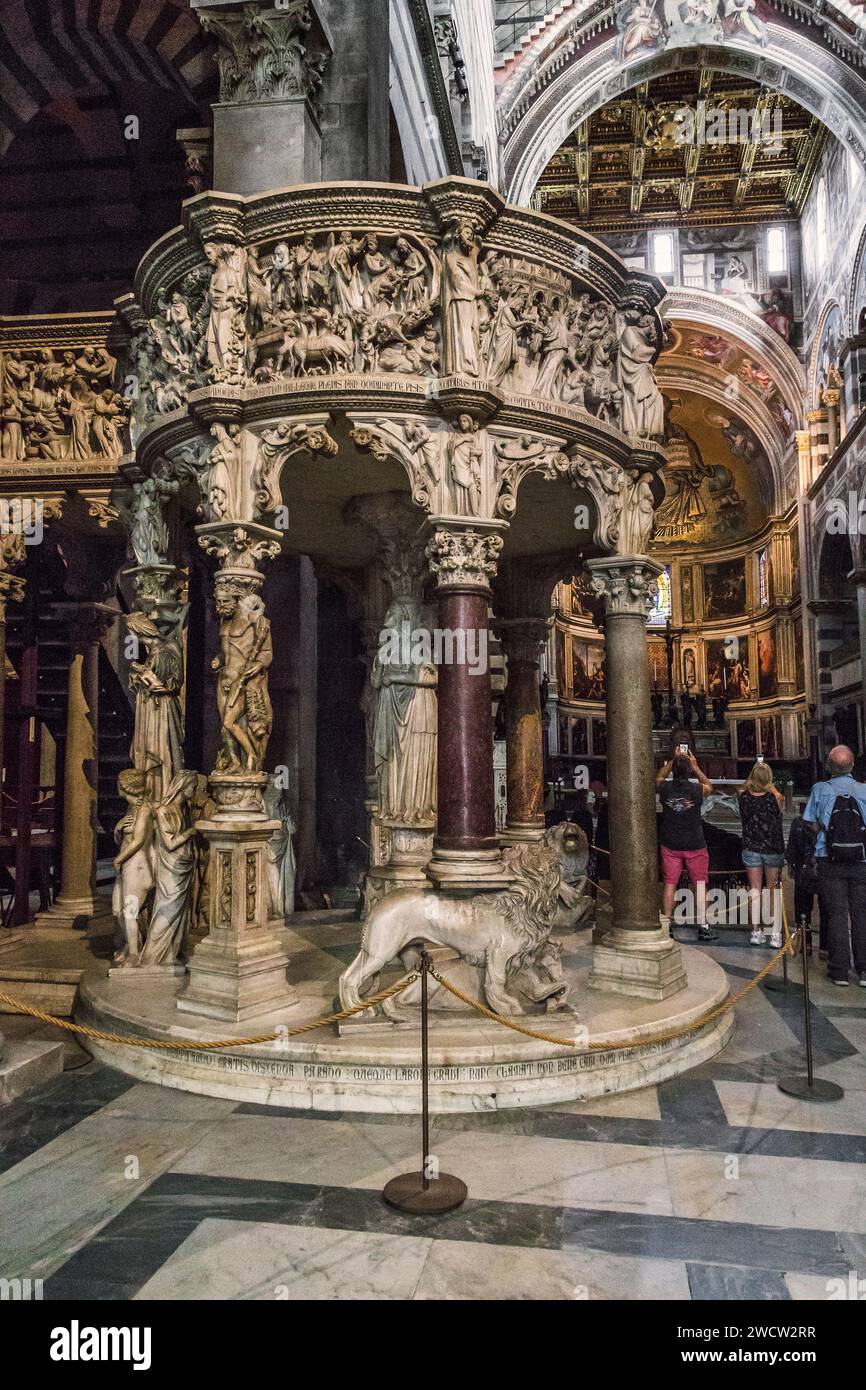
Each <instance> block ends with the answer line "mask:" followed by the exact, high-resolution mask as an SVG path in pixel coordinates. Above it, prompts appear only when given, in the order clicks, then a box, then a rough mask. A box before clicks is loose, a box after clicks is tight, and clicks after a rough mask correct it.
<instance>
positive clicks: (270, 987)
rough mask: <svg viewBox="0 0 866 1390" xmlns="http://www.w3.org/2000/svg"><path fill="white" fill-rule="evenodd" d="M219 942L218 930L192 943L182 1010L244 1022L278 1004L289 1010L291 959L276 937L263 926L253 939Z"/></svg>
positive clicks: (180, 1004)
mask: <svg viewBox="0 0 866 1390" xmlns="http://www.w3.org/2000/svg"><path fill="white" fill-rule="evenodd" d="M226 935H227V937H229V938H231V937H234V940H231V939H229V940H227V941H226V942H221V941H220V940H218V939H217V935H216V933H212V934H211V935H210V936H208V937H206V939H205V940H204V941H200V942H199V944H198V945H197V946H196V948H195V951H194V953H193V956H192V958H191V960H190V963H189V984H188V985H187V987H186V990H185V991H184V993H183V994H180V995H178V999H177V1008H178V1012H179V1013H182V1014H200V1015H201V1016H202V1017H204V1018H220V1019H223V1020H225V1022H227V1023H244V1022H246V1021H247V1020H248V1019H253V1018H261V1017H263V1016H264V1015H265V1014H271V1013H274V1012H275V1011H276V1010H278V1009H288V1008H290V1007H291V1006H292V1005H293V1004H296V1003H297V1002H298V1001H297V998H296V996H295V995H294V994H293V993H292V991H291V990H290V989H289V986H288V983H287V980H286V972H287V970H288V964H289V958H288V956H287V954H286V952H285V951H284V950H283V948H282V946H281V945H280V943H279V941H278V940H277V938H276V936H273V935H272V934H271V933H270V932H269V931H266V930H265V929H262V932H261V936H259V937H258V939H256V940H249V939H248V938H247V939H244V940H243V941H239V940H238V939H237V937H235V936H234V933H226Z"/></svg>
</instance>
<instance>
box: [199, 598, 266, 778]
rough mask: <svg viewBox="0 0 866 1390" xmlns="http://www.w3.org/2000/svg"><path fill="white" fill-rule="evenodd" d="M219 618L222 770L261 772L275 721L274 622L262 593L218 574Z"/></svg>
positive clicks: (216, 663) (219, 768)
mask: <svg viewBox="0 0 866 1390" xmlns="http://www.w3.org/2000/svg"><path fill="white" fill-rule="evenodd" d="M215 604H216V610H217V613H218V614H219V618H220V655H219V656H218V657H215V658H214V660H213V662H212V663H211V664H212V668H213V670H215V671H217V672H218V673H219V674H218V677H217V708H218V709H219V714H220V720H221V723H222V747H221V748H220V751H219V754H218V755H217V764H216V770H217V771H218V772H240V771H242V770H243V769H246V770H247V771H248V772H261V770H262V764H263V763H264V757H265V752H266V750H267V746H268V739H269V738H270V736H271V726H272V724H273V709H272V707H271V700H270V695H269V693H268V671H269V669H270V665H271V662H272V661H273V659H274V652H273V644H272V642H271V625H270V623H269V622H268V619H267V618H266V617H265V605H264V603H263V602H262V600H261V598H260V597H259V595H258V594H253V593H247V592H246V591H245V590H244V588H243V587H242V586H241V585H240V584H239V583H238V582H237V581H235V580H232V579H226V578H222V579H221V578H220V577H219V576H217V581H216V594H215Z"/></svg>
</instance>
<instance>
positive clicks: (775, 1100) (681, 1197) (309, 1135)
mask: <svg viewBox="0 0 866 1390" xmlns="http://www.w3.org/2000/svg"><path fill="white" fill-rule="evenodd" d="M330 930H331V929H330V928H328V927H323V928H322V929H321V940H320V942H319V944H320V946H321V948H322V949H323V950H326V951H327V950H329V949H333V950H335V951H337V950H339V949H340V947H339V946H338V945H337V940H336V938H335V939H334V940H333V941H332V940H331V939H330V938H329V936H328V933H329V932H330ZM745 941H746V939H745V938H744V937H743V936H742V935H741V934H734V933H724V932H723V933H722V935H721V939H720V941H719V942H718V943H717V944H715V945H714V946H713V947H711V948H709V949H711V950H712V952H713V954H714V955H715V957H716V958H717V959H718V960H719V961H720V962H721V963H722V964H723V965H724V966H725V968H726V969H727V970H728V972H729V974H730V977H731V983H732V986H733V987H734V988H737V987H739V986H740V985H741V984H742V983H743V982H744V981H745V980H746V979H748V978H749V977H750V976H752V975H753V974H754V973H755V971H756V969H757V968H758V966H759V965H761V964H762V963H763V962H764V961H765V960H766V953H765V952H764V951H760V950H756V949H753V948H751V947H749V946H748V945H747V944H745ZM793 971H794V973H798V972H799V966H795V967H794V968H793ZM814 975H815V976H816V977H817V978H815V981H814V1005H815V1007H814V1014H813V1030H814V1044H815V1057H816V1066H817V1070H818V1074H819V1075H821V1076H826V1077H829V1078H832V1079H834V1080H836V1081H838V1082H839V1083H840V1084H841V1085H842V1086H844V1088H845V1097H844V1099H843V1100H840V1101H838V1102H836V1103H833V1104H827V1105H819V1104H813V1105H810V1104H807V1103H805V1102H801V1101H796V1100H793V1099H791V1098H790V1097H788V1096H785V1095H783V1094H782V1093H781V1092H780V1091H779V1090H778V1089H777V1087H776V1084H775V1083H776V1079H777V1077H779V1076H780V1075H782V1074H784V1073H785V1072H790V1071H792V1070H793V1071H800V1070H802V1069H803V1051H802V1040H803V1015H802V1004H801V1002H800V1000H799V998H798V997H792V996H784V995H781V994H768V993H765V992H764V991H762V990H756V991H754V992H753V993H752V994H751V995H749V996H748V998H747V999H746V1000H745V1001H744V1003H743V1004H742V1005H741V1006H740V1007H739V1009H738V1026H737V1029H736V1032H735V1034H734V1037H733V1040H732V1042H731V1043H730V1044H729V1045H728V1047H727V1048H726V1049H725V1050H724V1051H723V1052H722V1053H721V1054H720V1055H719V1056H718V1057H717V1058H715V1059H714V1060H713V1061H712V1062H709V1063H707V1064H705V1065H704V1066H702V1067H700V1068H697V1069H696V1070H694V1071H691V1072H689V1073H687V1074H686V1075H685V1076H683V1077H679V1078H676V1079H675V1080H672V1081H668V1082H665V1083H663V1084H662V1085H660V1086H657V1087H654V1088H650V1089H648V1090H645V1091H640V1092H633V1093H631V1094H628V1095H623V1096H617V1097H609V1098H606V1099H602V1100H596V1101H588V1102H575V1103H573V1104H565V1105H557V1106H550V1107H547V1108H544V1109H527V1110H519V1111H514V1110H512V1111H505V1112H501V1113H498V1114H478V1115H448V1116H437V1117H434V1121H433V1142H432V1149H433V1151H434V1153H435V1155H436V1157H437V1158H438V1160H439V1162H440V1164H441V1167H442V1168H443V1169H444V1170H446V1171H448V1172H452V1173H456V1174H457V1175H458V1176H460V1177H462V1178H463V1179H464V1180H465V1181H466V1182H467V1184H468V1186H469V1199H468V1201H467V1202H466V1203H465V1205H464V1206H463V1207H462V1208H460V1209H459V1210H458V1211H456V1212H453V1213H452V1214H450V1215H448V1216H445V1217H441V1218H436V1219H432V1218H417V1217H410V1216H406V1215H402V1214H401V1213H399V1212H396V1211H393V1210H391V1209H390V1208H388V1207H387V1206H386V1205H385V1204H384V1202H383V1201H382V1198H381V1189H382V1187H383V1185H384V1183H385V1182H386V1181H387V1180H388V1178H390V1177H392V1176H393V1175H394V1174H396V1173H400V1172H404V1171H406V1170H408V1169H412V1168H414V1167H416V1166H417V1157H418V1145H419V1137H420V1136H419V1128H420V1126H419V1121H418V1119H417V1118H416V1117H412V1116H387V1115H380V1116H359V1115H349V1114H328V1115H325V1114H314V1113H309V1112H298V1111H287V1110H279V1109H274V1108H270V1107H264V1106H256V1105H250V1104H236V1103H234V1102H232V1101H225V1100H216V1099H212V1098H210V1097H206V1096H194V1095H188V1094H185V1093H182V1092H178V1091H168V1090H165V1089H162V1088H159V1087H154V1086H149V1085H143V1084H140V1083H137V1082H134V1081H132V1080H131V1079H130V1078H128V1077H125V1076H123V1075H121V1074H120V1073H119V1072H116V1071H111V1070H109V1069H108V1068H105V1067H101V1066H100V1065H98V1064H97V1063H95V1062H90V1063H89V1064H87V1065H80V1066H77V1065H76V1063H80V1062H84V1061H86V1059H85V1058H84V1057H83V1055H81V1054H76V1051H75V1049H74V1047H70V1048H69V1060H70V1065H71V1066H72V1067H73V1068H74V1069H72V1070H69V1071H67V1072H65V1073H64V1075H63V1076H62V1077H60V1078H59V1079H58V1080H57V1081H55V1082H53V1083H51V1084H49V1085H48V1086H46V1087H45V1088H44V1089H43V1090H42V1091H41V1092H37V1093H35V1094H33V1095H31V1096H29V1097H27V1098H26V1099H25V1100H23V1101H19V1102H17V1103H16V1104H15V1105H13V1106H11V1107H8V1108H7V1109H5V1110H3V1111H2V1112H0V1210H2V1212H3V1217H2V1221H0V1277H7V1278H9V1277H15V1276H18V1277H22V1278H23V1277H29V1278H42V1279H43V1280H44V1296H45V1298H47V1299H52V1298H53V1299H60V1298H63V1299H65V1298H72V1299H82V1300H89V1299H144V1300H147V1299H183V1300H190V1299H251V1300H256V1299H279V1298H289V1299H403V1300H406V1299H422V1300H423V1299H437V1300H439V1299H497V1300H501V1299H587V1298H588V1299H643V1298H648V1299H649V1298H652V1299H657V1298H663V1299H670V1300H688V1299H696V1300H697V1299H713V1300H715V1299H733V1300H736V1299H747V1298H748V1299H751V1298H758V1299H825V1298H827V1296H828V1281H830V1280H833V1279H844V1280H847V1279H848V1277H849V1274H850V1272H851V1271H855V1272H856V1273H857V1274H858V1276H859V1277H860V1278H863V1277H864V1276H866V1177H864V1173H866V1169H864V1166H863V1165H864V1159H866V991H864V990H861V989H858V988H857V987H856V985H855V984H854V983H853V982H852V984H851V986H850V987H849V988H848V990H847V991H842V990H838V989H834V988H833V987H831V986H830V985H829V984H828V983H827V982H826V981H825V980H824V978H823V969H822V967H821V966H820V965H819V964H818V962H817V959H816V960H815V969H814ZM2 1027H3V1030H4V1032H6V1034H7V1035H8V1036H10V1037H13V1036H16V1035H18V1036H24V1035H28V1036H33V1035H34V1031H36V1030H37V1029H38V1028H40V1027H41V1025H32V1024H31V1023H30V1022H29V1021H27V1020H25V1019H23V1018H10V1017H8V1016H4V1017H3V1019H2ZM40 1035H42V1036H44V1035H46V1034H45V1030H44V1028H43V1029H42V1032H41V1034H40Z"/></svg>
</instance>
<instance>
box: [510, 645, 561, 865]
mask: <svg viewBox="0 0 866 1390" xmlns="http://www.w3.org/2000/svg"><path fill="white" fill-rule="evenodd" d="M552 622H553V619H552V618H500V619H499V620H498V621H497V623H496V631H497V633H498V635H499V637H500V638H501V639H502V645H503V647H504V648H505V655H506V657H507V658H508V683H507V685H506V687H505V756H506V772H505V779H506V797H507V813H506V822H505V832H504V834H503V835H502V836H501V838H502V839H503V840H505V841H507V842H509V843H511V842H514V841H519V840H541V839H543V838H544V738H543V732H542V727H541V697H540V693H539V682H538V673H539V667H540V664H541V654H542V652H543V651H544V648H545V646H546V644H547V638H548V633H549V631H550V627H551V625H552Z"/></svg>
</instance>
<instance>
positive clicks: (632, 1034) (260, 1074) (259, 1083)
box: [75, 923, 734, 1113]
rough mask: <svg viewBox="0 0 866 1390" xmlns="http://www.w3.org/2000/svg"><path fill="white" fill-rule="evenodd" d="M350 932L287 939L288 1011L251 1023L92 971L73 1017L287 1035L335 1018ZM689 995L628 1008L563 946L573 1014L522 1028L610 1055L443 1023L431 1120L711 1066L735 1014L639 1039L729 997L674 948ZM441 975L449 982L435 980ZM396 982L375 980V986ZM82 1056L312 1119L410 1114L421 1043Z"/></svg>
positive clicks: (146, 1030) (315, 1036) (127, 1030)
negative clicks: (291, 999)
mask: <svg viewBox="0 0 866 1390" xmlns="http://www.w3.org/2000/svg"><path fill="white" fill-rule="evenodd" d="M356 934H357V923H353V924H343V926H342V927H328V928H326V929H325V931H324V936H323V935H322V933H321V932H319V933H318V939H311V938H312V936H313V935H314V934H311V933H310V932H309V931H305V932H304V933H303V934H302V933H301V932H293V931H287V932H286V933H285V938H286V946H287V948H288V950H289V952H290V957H291V958H290V968H289V979H290V981H291V982H292V984H293V987H294V988H295V989H296V990H297V1003H295V1004H294V1005H293V1006H292V1007H291V1008H289V1009H287V1010H282V1011H281V1012H279V1013H276V1014H271V1015H268V1016H267V1017H266V1018H262V1019H260V1020H257V1021H256V1023H255V1025H253V1026H251V1025H250V1024H248V1023H246V1024H225V1023H218V1022H216V1021H214V1020H213V1019H207V1018H201V1019H196V1018H194V1017H193V1016H191V1015H189V1014H181V1013H179V1012H178V1011H177V1009H176V1008H175V1002H174V1001H175V996H176V994H177V991H178V989H179V988H181V987H182V985H183V981H182V980H171V979H166V980H160V981H154V980H153V979H142V980H135V979H130V980H127V979H125V978H123V977H119V976H118V975H117V974H115V975H114V976H113V977H112V978H110V979H109V978H108V974H107V966H106V965H105V963H103V962H99V963H97V964H96V965H95V966H94V967H93V968H92V969H91V970H90V971H89V972H88V973H87V974H86V975H85V976H84V978H83V979H82V982H81V987H80V994H79V1002H78V1006H77V1008H76V1012H75V1017H76V1019H77V1020H78V1021H79V1022H86V1023H89V1024H91V1025H93V1026H96V1027H98V1028H101V1029H104V1030H106V1031H111V1032H117V1033H123V1034H134V1035H141V1036H143V1037H150V1038H164V1039H168V1038H171V1039H174V1040H178V1039H185V1038H187V1039H190V1040H193V1039H196V1040H199V1039H207V1038H221V1039H222V1038H231V1037H234V1036H237V1037H239V1038H240V1037H244V1036H247V1037H248V1036H250V1034H251V1033H263V1032H267V1031H269V1030H271V1029H276V1028H277V1027H278V1026H279V1025H284V1026H285V1027H287V1028H292V1027H294V1026H296V1025H297V1024H299V1023H304V1022H306V1021H307V1020H310V1019H313V1018H317V1017H321V1016H322V1015H323V1014H326V1013H329V1012H331V1011H332V1010H333V1009H334V1008H335V1007H336V1005H335V986H336V980H337V975H338V973H339V971H340V969H341V968H342V966H343V964H344V962H345V959H346V947H345V946H343V945H342V940H341V938H342V937H343V936H345V937H346V938H347V941H348V940H349V939H352V938H353V937H354V936H355V935H356ZM683 956H684V961H685V963H686V969H687V971H688V976H689V985H688V988H687V989H685V990H683V991H681V992H680V993H679V994H676V995H674V996H673V997H672V998H671V999H668V1000H665V1001H663V1002H661V1003H655V1002H650V1001H647V1000H642V999H627V998H624V997H622V996H621V995H614V994H607V993H602V992H599V991H596V990H591V989H589V987H588V985H587V977H588V975H589V965H590V946H589V942H588V939H587V936H586V935H585V934H583V933H581V934H580V936H575V937H573V938H571V940H570V941H569V940H567V942H566V946H565V951H564V955H563V963H564V966H565V970H566V974H567V975H568V977H569V978H570V979H571V981H572V994H571V1001H570V1002H571V1003H572V1004H573V1006H574V1009H575V1010H576V1013H575V1012H568V1013H561V1014H552V1015H547V1016H545V1017H542V1018H532V1019H526V1020H524V1021H525V1022H526V1023H527V1024H528V1026H529V1027H536V1028H540V1029H541V1030H542V1031H544V1032H548V1033H551V1034H554V1035H556V1036H560V1037H562V1038H563V1039H566V1038H569V1037H571V1038H574V1036H575V1029H576V1028H578V1027H580V1026H582V1027H584V1028H586V1029H587V1030H588V1036H589V1038H590V1040H591V1041H593V1042H609V1043H613V1044H615V1047H614V1049H613V1050H611V1051H605V1052H594V1051H587V1050H585V1049H583V1050H581V1049H580V1048H578V1049H574V1050H572V1049H569V1048H562V1047H557V1046H556V1045H555V1044H553V1043H543V1042H537V1041H534V1040H531V1039H529V1038H524V1037H522V1036H521V1035H520V1034H517V1033H513V1032H510V1031H509V1030H507V1029H505V1028H504V1027H502V1026H501V1025H499V1024H496V1023H493V1022H489V1021H488V1020H487V1019H485V1018H483V1017H481V1016H479V1015H472V1016H468V1017H464V1016H463V1015H462V1014H461V1015H454V1014H451V1015H449V1016H447V1017H446V1018H445V1019H444V1021H440V1019H441V1018H442V1015H439V1016H436V1015H433V1014H431V1020H432V1019H433V1018H435V1019H436V1021H435V1024H433V1025H432V1026H431V1037H430V1040H431V1048H430V1062H431V1074H430V1098H431V1108H432V1109H433V1110H434V1111H437V1112H444V1111H475V1110H498V1109H506V1108H511V1107H515V1106H521V1105H545V1104H551V1103H553V1102H555V1101H568V1100H582V1099H588V1098H589V1097H590V1096H600V1095H606V1094H611V1093H615V1092H619V1091H629V1090H635V1089H637V1088H639V1087H641V1086H648V1085H652V1084H654V1083H655V1082H658V1081H662V1080H664V1079H665V1078H666V1077H671V1076H677V1075H679V1074H680V1073H681V1072H683V1071H686V1070H688V1069H689V1068H690V1067H693V1066H697V1065H698V1063H700V1062H704V1061H706V1060H707V1059H708V1058H710V1057H713V1056H715V1054H716V1053H717V1052H719V1051H720V1050H721V1048H723V1047H724V1045H725V1043H726V1042H727V1040H728V1038H729V1036H730V1033H731V1030H732V1028H733V1023H734V1020H733V1013H730V1012H729V1013H726V1014H724V1015H723V1016H722V1017H721V1018H719V1019H717V1020H715V1021H714V1022H713V1023H711V1024H709V1025H707V1026H706V1027H704V1028H702V1029H700V1030H699V1031H698V1032H696V1033H692V1034H690V1035H689V1036H688V1037H687V1038H683V1039H678V1040H675V1041H672V1042H664V1043H659V1042H653V1041H644V1039H648V1040H650V1039H652V1038H653V1037H654V1036H655V1035H657V1034H659V1033H662V1032H665V1031H668V1030H671V1029H675V1028H679V1027H682V1026H683V1025H684V1024H687V1023H690V1022H693V1021H694V1020H696V1019H697V1018H700V1017H701V1016H702V1015H703V1014H704V1013H706V1012H707V1011H708V1010H709V1009H711V1008H713V1007H714V1006H715V1005H716V1004H718V1003H720V1002H721V1001H722V1000H723V999H724V998H725V997H726V995H727V993H728V982H727V978H726V976H725V973H724V971H723V970H722V968H721V966H719V965H717V964H716V962H715V961H713V960H712V959H711V958H710V957H709V956H708V955H706V954H704V953H703V952H702V951H700V950H698V949H694V948H690V947H684V948H683ZM444 973H447V972H444ZM390 978H394V979H396V978H397V972H396V971H395V972H394V973H393V975H392V976H391V977H384V979H383V983H388V982H389V979H390ZM85 1045H86V1046H87V1047H88V1048H89V1049H90V1050H91V1051H92V1052H93V1054H94V1055H95V1056H96V1057H98V1058H100V1059H101V1060H102V1061H104V1062H106V1063H107V1064H108V1065H110V1066H113V1067H117V1068H119V1069H120V1070H121V1071H124V1072H126V1073H128V1074H129V1075H131V1076H135V1077H138V1078H139V1079H140V1080H142V1081H151V1082H156V1083H158V1084H159V1085H162V1086H171V1087H174V1088H176V1089H179V1090H183V1091H193V1092H196V1093H199V1094H203V1095H210V1096H221V1097H225V1098H228V1099H232V1100H237V1101H239V1102H240V1101H251V1102H257V1103H259V1104H264V1105H280V1106H290V1107H297V1108H302V1109H312V1110H330V1111H357V1112H362V1113H363V1112H368V1113H372V1112H379V1113H394V1112H396V1113H401V1112H402V1113H413V1112H416V1111H418V1110H419V1108H420V1103H421V1071H420V1033H419V1030H418V1028H417V1027H414V1026H412V1025H405V1026H400V1027H394V1026H393V1025H390V1024H380V1023H375V1024H373V1025H371V1026H370V1028H369V1029H367V1028H366V1027H365V1026H364V1025H363V1024H360V1023H359V1024H356V1025H353V1026H352V1029H351V1031H350V1032H349V1033H348V1034H347V1035H345V1036H342V1037H341V1036H338V1034H337V1030H336V1028H334V1027H328V1028H326V1029H323V1030H322V1031H321V1032H315V1033H310V1034H307V1035H306V1036H304V1037H302V1038H298V1039H295V1040H285V1039H284V1040H281V1042H280V1043H270V1044H266V1045H264V1046H259V1047H238V1048H232V1049H229V1050H227V1051H219V1052H207V1051H205V1052H199V1051H186V1050H181V1051H171V1052H161V1051H157V1050H143V1049H139V1048H136V1047H130V1046H128V1045H124V1044H115V1043H102V1042H99V1043H96V1042H89V1041H86V1042H85Z"/></svg>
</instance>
